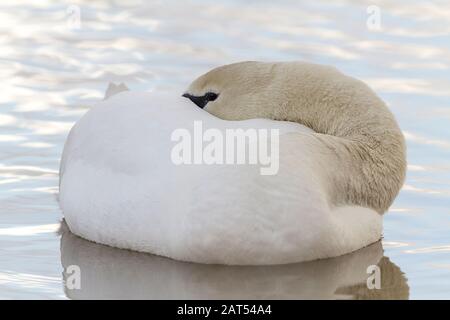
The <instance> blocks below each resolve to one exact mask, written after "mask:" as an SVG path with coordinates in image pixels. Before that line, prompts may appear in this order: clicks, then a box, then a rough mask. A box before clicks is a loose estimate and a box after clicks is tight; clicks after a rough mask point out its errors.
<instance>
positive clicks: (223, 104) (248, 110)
mask: <svg viewBox="0 0 450 320" xmlns="http://www.w3.org/2000/svg"><path fill="white" fill-rule="evenodd" d="M274 69H275V64H272V63H263V62H256V61H246V62H239V63H234V64H229V65H225V66H221V67H218V68H215V69H213V70H211V71H209V72H207V73H205V74H203V75H201V76H200V77H198V78H197V79H196V80H195V81H194V82H192V83H191V85H190V86H189V88H188V89H187V90H186V92H185V93H184V94H183V97H186V98H189V99H190V100H191V101H192V102H193V103H195V104H196V105H197V106H198V107H200V108H202V109H204V110H206V111H207V112H209V113H211V114H213V115H215V116H217V117H219V118H221V119H225V120H245V119H252V118H273V115H274V111H275V110H276V107H277V103H278V102H280V101H279V99H278V97H277V96H278V94H274V93H276V92H277V90H275V89H274V85H275V84H276V81H274V80H276V79H277V78H279V76H276V75H275V73H276V72H275V70H274ZM274 75H275V76H274Z"/></svg>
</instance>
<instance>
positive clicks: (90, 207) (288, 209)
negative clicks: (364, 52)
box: [59, 63, 404, 265]
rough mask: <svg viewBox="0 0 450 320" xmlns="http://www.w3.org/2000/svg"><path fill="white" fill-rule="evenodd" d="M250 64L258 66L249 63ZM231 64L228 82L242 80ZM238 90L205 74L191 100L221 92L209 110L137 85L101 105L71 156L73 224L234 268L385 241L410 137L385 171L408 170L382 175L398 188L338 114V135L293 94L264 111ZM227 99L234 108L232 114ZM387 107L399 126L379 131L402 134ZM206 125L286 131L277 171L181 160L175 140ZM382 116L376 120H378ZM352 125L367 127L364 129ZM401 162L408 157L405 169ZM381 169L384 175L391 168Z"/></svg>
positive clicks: (109, 240)
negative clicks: (387, 214)
mask: <svg viewBox="0 0 450 320" xmlns="http://www.w3.org/2000/svg"><path fill="white" fill-rule="evenodd" d="M250 64H251V63H250ZM232 66H233V67H232V69H234V65H232ZM242 67H243V69H244V70H246V69H247V70H248V65H243V66H242ZM264 68H266V66H265V65H263V69H264ZM256 69H258V68H256ZM269 69H270V70H269V72H272V73H273V72H274V69H273V67H270V68H269ZM249 70H255V68H254V67H252V68H250V69H249ZM228 71H229V70H225V71H224V72H225V74H223V75H224V76H223V77H222V78H221V79H227V75H233V72H231V74H229V73H227V72H228ZM219 72H222V71H220V70H219ZM234 72H235V71H234ZM258 72H260V71H258ZM333 72H334V71H333ZM258 76H260V75H258ZM233 77H234V75H233ZM244 78H245V77H244ZM213 79H214V77H213ZM235 79H240V78H239V77H236V78H235ZM258 79H261V78H258V77H257V78H256V81H257V83H256V85H255V86H257V85H258ZM261 83H262V82H259V84H261ZM221 86H222V87H221ZM239 87H240V89H241V88H242V87H243V85H242V83H240V85H239ZM262 87H263V88H264V90H266V89H268V88H267V86H264V85H263V86H262ZM227 88H228V87H227V83H225V84H220V83H217V82H214V81H211V85H210V83H209V81H208V79H205V78H202V77H200V78H199V79H198V80H196V81H195V82H194V83H193V84H192V85H191V87H190V88H189V89H188V93H189V95H190V96H198V97H203V93H204V92H203V91H205V90H206V91H211V90H215V91H217V92H216V93H218V97H216V98H217V99H215V101H214V102H213V103H211V102H208V103H206V104H204V105H203V108H204V109H205V110H206V111H208V112H205V110H201V109H200V108H197V107H196V106H194V105H193V104H191V103H190V102H189V101H188V100H186V99H183V98H181V97H177V95H175V94H171V95H159V94H155V93H143V92H133V91H127V92H121V93H118V94H116V95H114V96H112V97H109V98H108V99H107V100H105V101H102V102H100V103H99V104H98V105H96V106H95V107H94V108H92V109H91V110H90V111H89V112H88V113H87V114H86V115H85V116H84V117H83V118H82V119H81V120H79V121H78V122H77V123H76V125H75V126H74V127H73V128H72V130H71V132H70V134H69V137H68V139H67V142H66V145H65V148H64V152H63V156H62V160H61V169H60V194H59V199H60V205H61V208H62V210H63V213H64V217H65V220H66V222H67V224H68V227H69V228H70V230H71V231H72V232H73V233H75V234H77V235H79V236H81V237H83V238H85V239H88V240H91V241H94V242H98V243H102V244H107V245H110V246H114V247H118V248H124V249H132V250H136V251H143V252H150V253H154V254H158V255H162V256H166V257H170V258H174V259H178V260H184V261H192V262H201V263H219V264H230V265H258V264H267V265H269V264H283V263H292V262H300V261H308V260H315V259H320V258H327V257H334V256H339V255H342V254H346V253H349V252H351V251H354V250H357V249H359V248H362V247H364V246H367V245H369V244H371V243H373V242H375V241H377V240H379V239H380V238H381V234H382V214H381V213H382V212H383V210H384V209H385V207H386V206H388V205H389V204H390V203H389V201H392V200H393V198H394V197H395V195H396V193H397V192H398V189H399V187H400V185H401V182H402V176H401V175H402V172H401V171H402V168H401V165H402V162H401V158H402V156H403V155H402V154H400V155H399V154H396V153H395V152H400V153H401V152H402V150H404V146H403V145H402V137H401V133H400V137H401V138H399V141H400V142H399V149H398V150H394V149H392V150H391V151H393V152H394V154H393V155H392V154H391V155H389V154H388V155H386V159H385V160H383V159H382V160H383V161H387V162H388V163H387V169H386V168H384V170H385V171H386V172H385V173H388V171H389V170H390V169H391V168H394V169H395V168H396V167H400V168H399V169H398V171H399V173H398V175H397V176H394V177H392V176H393V174H391V175H390V176H389V177H384V176H383V177H381V178H383V179H393V181H394V182H389V181H390V180H389V181H388V182H389V183H391V184H394V183H395V181H396V179H397V180H398V181H399V182H398V183H397V184H398V186H397V185H396V186H392V185H390V184H389V183H388V182H386V181H384V180H383V179H381V178H380V177H378V176H377V177H376V179H380V181H378V180H377V181H375V182H374V181H373V179H372V180H367V179H369V178H370V177H371V175H376V174H377V172H376V171H374V172H368V171H367V170H368V168H370V165H373V164H366V163H365V162H371V160H370V157H372V156H375V155H377V153H374V154H369V155H367V154H364V153H363V152H362V149H357V150H359V152H360V153H357V157H359V158H354V156H355V154H353V152H355V150H353V149H352V148H362V147H361V145H360V144H364V141H361V140H358V139H359V138H355V139H356V140H352V139H351V138H349V137H347V136H344V135H341V133H342V132H340V131H339V130H344V131H345V129H344V128H341V127H339V124H336V123H333V122H332V121H330V124H331V125H332V127H334V129H335V130H336V133H337V135H331V134H330V133H329V132H324V131H323V130H321V129H324V128H322V127H320V126H317V124H313V125H311V123H310V121H311V119H309V118H307V117H306V118H301V119H306V120H305V121H300V120H299V119H296V118H295V116H292V114H295V115H296V116H301V115H300V114H296V113H295V112H293V111H292V110H289V108H290V105H289V103H290V102H292V101H291V100H289V99H288V100H287V102H289V103H287V104H281V105H277V104H276V103H277V99H278V98H279V97H278V98H277V97H275V99H274V103H275V104H274V105H272V107H271V106H270V105H269V104H268V103H269V101H270V97H269V96H268V95H266V94H260V93H258V92H257V91H256V87H252V88H253V98H252V99H255V97H256V98H257V99H260V100H259V102H260V109H258V108H257V107H255V104H254V103H256V102H257V100H253V101H250V100H246V97H245V95H242V94H241V95H239V93H238V92H232V93H233V95H234V96H235V97H236V100H234V101H232V100H229V101H228V102H227V104H225V102H226V99H227V94H226V90H227ZM240 89H239V90H240ZM272 89H274V88H272ZM284 89H285V88H284ZM284 89H283V90H284ZM202 90H203V91H202ZM219 91H220V92H219ZM306 96H307V95H306ZM241 98H242V99H241ZM272 98H274V97H273V96H272ZM224 100H225V101H224ZM264 101H266V102H264ZM368 101H369V102H370V99H368ZM309 102H310V103H314V101H312V100H311V99H309ZM225 106H228V107H229V109H228V110H224V109H222V108H223V107H225ZM239 106H240V107H241V108H242V109H240V111H239V109H238V107H239ZM278 107H281V108H284V109H283V110H281V111H280V110H276V109H277V108H278ZM270 108H271V109H272V111H267V110H269V109H270ZM385 110H387V109H383V108H381V114H382V115H383V117H384V116H385V117H387V119H388V120H389V121H387V125H388V127H387V129H386V128H385V127H382V128H381V129H380V128H379V129H378V130H379V132H380V134H382V133H384V134H387V135H388V137H389V136H392V137H394V138H396V137H397V136H396V135H397V132H396V131H395V128H394V127H393V129H392V128H390V127H389V126H390V125H391V124H392V123H394V124H395V120H392V121H393V122H392V121H391V120H390V118H389V114H390V113H386V114H385ZM308 112H311V111H308ZM317 112H320V110H318V111H317ZM330 112H331V113H333V112H334V111H333V110H331V111H330ZM280 114H284V115H283V116H282V117H283V118H284V119H280V118H279V116H280ZM306 114H307V112H306V113H305V115H306ZM374 114H375V115H376V113H374ZM291 116H292V117H291ZM324 117H327V115H325V116H324ZM337 117H338V118H339V116H338V115H337ZM221 118H222V119H221ZM252 118H269V119H252ZM270 118H272V119H273V120H272V119H270ZM288 118H289V119H288ZM375 118H376V117H375ZM392 119H393V118H392ZM276 120H290V121H276ZM195 121H201V122H202V124H203V127H204V129H208V128H214V129H218V130H220V131H225V130H226V129H230V128H235V129H236V128H242V129H249V128H256V129H278V130H279V133H280V134H279V137H278V138H279V157H278V158H279V168H278V170H277V172H276V174H273V175H262V174H261V172H260V168H259V167H258V166H255V165H251V164H244V165H237V164H235V165H230V164H212V165H206V164H198V165H185V164H183V165H176V164H175V163H174V162H173V161H172V159H171V153H172V151H173V146H174V142H173V141H171V135H172V133H173V132H174V131H175V130H177V129H179V128H187V129H188V130H192V127H193V125H194V123H195ZM371 121H372V122H374V123H375V125H376V121H377V119H375V120H371ZM302 122H303V124H302ZM356 123H357V122H356ZM370 126H371V122H369V123H366V124H365V126H363V125H361V124H360V130H363V131H364V130H366V129H370V130H375V129H372V128H370ZM338 129H339V130H338ZM391 129H392V130H391ZM390 130H391V131H390ZM321 132H324V133H321ZM349 132H351V133H353V134H355V136H357V133H358V132H357V128H352V129H351V130H350V131H349ZM386 132H387V133H386ZM339 135H340V136H339ZM362 137H365V135H364V134H363V135H362ZM367 139H373V138H372V137H371V136H368V137H367ZM388 140H389V139H387V138H386V137H385V139H382V141H381V142H380V143H381V144H382V145H381V146H378V147H377V148H379V149H376V148H375V149H374V151H373V152H382V153H383V152H384V150H382V149H383V148H384V145H383V144H387V146H391V144H392V145H393V144H395V143H396V142H395V141H394V142H392V141H388ZM377 141H378V140H377ZM354 144H355V145H354ZM399 150H400V151H399ZM390 158H394V160H395V159H400V160H398V161H399V162H400V164H398V165H397V164H396V163H395V162H394V163H392V161H390ZM366 165H367V166H366ZM376 167H378V169H379V170H382V168H383V163H382V162H380V163H379V162H377V164H376ZM394 171H395V170H394ZM346 179H347V180H346ZM348 179H349V180H348ZM376 179H375V180H376ZM380 184H381V185H382V186H383V188H384V189H383V188H380V189H379V190H378V192H379V194H378V195H373V194H366V193H367V192H369V191H370V190H369V189H370V188H375V189H376V188H379V185H380ZM365 185H368V186H365ZM356 186H358V189H357V190H354V188H355V187H356ZM364 187H367V188H366V189H364ZM392 190H393V191H392ZM377 196H378V198H377ZM380 199H381V200H380Z"/></svg>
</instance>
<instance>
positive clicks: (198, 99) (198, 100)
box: [183, 92, 219, 109]
mask: <svg viewBox="0 0 450 320" xmlns="http://www.w3.org/2000/svg"><path fill="white" fill-rule="evenodd" d="M183 97H185V98H188V99H190V100H191V101H192V102H193V103H195V104H196V105H197V106H199V107H200V108H202V109H203V108H204V107H205V106H206V105H207V104H208V102H210V101H214V100H216V99H217V97H219V95H218V94H217V93H214V92H207V93H205V94H204V95H203V96H194V95H192V94H189V93H185V94H183Z"/></svg>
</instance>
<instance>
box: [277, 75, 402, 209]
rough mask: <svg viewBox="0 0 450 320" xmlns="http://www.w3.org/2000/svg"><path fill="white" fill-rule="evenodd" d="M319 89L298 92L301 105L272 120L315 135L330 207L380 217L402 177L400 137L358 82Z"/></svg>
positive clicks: (386, 114)
mask: <svg viewBox="0 0 450 320" xmlns="http://www.w3.org/2000/svg"><path fill="white" fill-rule="evenodd" d="M348 79H351V78H348ZM344 80H345V79H344ZM349 88H350V89H349ZM323 89H324V88H323V86H322V91H321V92H309V93H308V92H306V93H305V92H302V93H301V94H302V95H303V97H305V94H306V97H307V99H304V100H303V101H305V102H304V103H303V105H300V106H299V105H296V106H291V107H289V106H287V109H286V108H284V110H283V111H282V115H277V117H278V118H279V117H280V116H281V117H282V118H284V120H289V121H295V122H299V123H301V124H304V125H306V126H308V127H310V128H312V129H313V130H314V131H315V132H316V134H314V137H315V138H316V140H317V141H319V143H318V144H317V143H316V144H317V145H319V146H320V148H321V149H320V153H321V156H322V155H327V156H323V157H322V158H323V159H322V161H323V162H324V163H322V166H324V168H326V170H327V171H328V173H327V177H328V180H330V179H331V180H332V181H331V182H332V183H330V181H327V182H326V185H327V186H328V187H329V188H330V189H329V191H330V192H329V194H330V195H331V199H329V200H330V202H331V203H332V204H336V205H341V204H345V205H349V204H350V205H352V204H353V205H359V206H364V207H369V208H372V209H374V210H376V211H377V212H379V213H383V212H385V211H386V210H387V209H388V208H389V206H390V205H391V204H392V202H393V200H394V199H395V197H396V196H397V194H398V192H399V190H400V188H401V186H402V184H403V181H404V178H405V172H406V147H405V142H404V137H403V135H402V133H401V131H400V129H399V127H398V125H397V123H396V121H395V119H394V116H393V115H392V113H391V112H390V111H389V110H388V108H387V107H386V106H385V104H384V103H383V102H382V101H381V100H380V99H379V98H378V97H377V96H376V95H375V94H374V93H373V92H372V90H370V89H369V88H368V87H367V86H366V85H364V84H363V83H362V82H360V81H357V80H354V79H351V81H349V83H345V81H343V82H341V83H339V84H337V85H336V83H333V85H332V86H330V88H329V90H327V88H325V90H323ZM336 92H338V93H339V92H340V93H341V94H336ZM308 98H309V99H308ZM297 101H298V100H297Z"/></svg>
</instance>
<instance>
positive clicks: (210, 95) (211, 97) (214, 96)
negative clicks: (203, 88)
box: [205, 92, 219, 101]
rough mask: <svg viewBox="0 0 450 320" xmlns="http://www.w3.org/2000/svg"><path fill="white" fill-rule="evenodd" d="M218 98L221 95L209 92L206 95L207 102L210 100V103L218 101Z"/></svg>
mask: <svg viewBox="0 0 450 320" xmlns="http://www.w3.org/2000/svg"><path fill="white" fill-rule="evenodd" d="M218 96H219V95H218V94H217V93H214V92H207V93H206V94H205V97H206V100H208V101H214V100H216V99H217V97H218Z"/></svg>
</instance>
